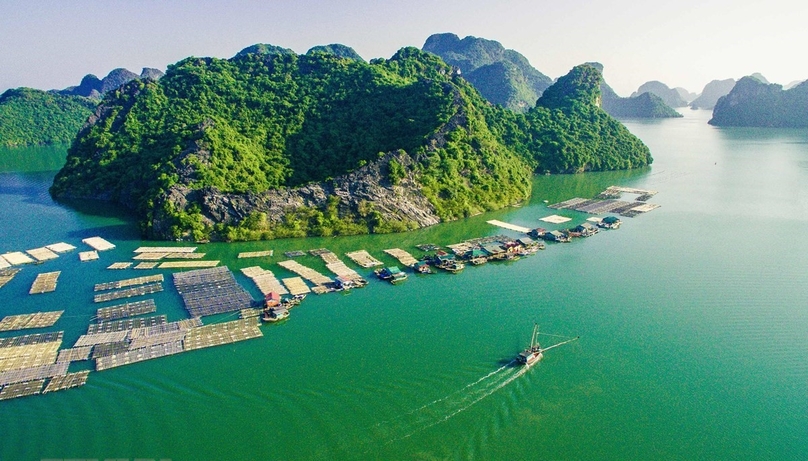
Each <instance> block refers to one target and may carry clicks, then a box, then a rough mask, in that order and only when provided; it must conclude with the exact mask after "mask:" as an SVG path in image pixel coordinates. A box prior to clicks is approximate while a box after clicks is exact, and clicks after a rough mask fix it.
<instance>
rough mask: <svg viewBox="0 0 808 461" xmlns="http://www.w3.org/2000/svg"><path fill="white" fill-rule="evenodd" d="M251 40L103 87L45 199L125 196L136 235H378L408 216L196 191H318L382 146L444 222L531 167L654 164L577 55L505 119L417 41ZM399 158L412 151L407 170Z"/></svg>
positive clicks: (522, 183) (497, 193)
mask: <svg viewBox="0 0 808 461" xmlns="http://www.w3.org/2000/svg"><path fill="white" fill-rule="evenodd" d="M248 49H253V50H254V52H252V53H250V52H241V53H239V54H238V55H237V56H236V57H234V58H232V59H229V60H222V59H215V58H188V59H185V60H183V61H181V62H179V63H177V64H175V65H173V66H170V67H169V69H168V71H167V73H166V75H165V76H164V77H163V78H162V79H161V80H159V81H148V80H147V81H141V80H136V81H133V82H130V83H128V84H127V85H125V86H124V87H122V88H120V89H118V90H116V91H114V92H112V93H109V94H108V95H107V96H106V97H105V99H104V102H103V105H102V108H101V110H100V114H101V115H100V117H99V119H98V120H97V121H96V122H95V123H94V124H93V125H91V126H89V127H87V128H86V129H84V130H83V131H82V132H81V133H80V134H79V136H78V138H77V139H76V141H75V142H74V144H73V146H72V147H71V149H70V151H69V153H68V160H67V163H66V165H65V167H64V168H63V169H62V171H60V172H59V174H58V175H57V176H56V178H55V179H54V184H53V187H52V188H51V192H52V194H53V195H54V196H55V197H85V198H99V199H104V200H112V201H117V202H120V203H123V204H125V205H127V206H130V207H131V208H133V209H134V210H136V212H137V213H138V215H139V216H140V217H141V218H142V222H143V230H144V233H145V234H146V235H148V236H158V237H167V236H169V237H188V236H192V237H193V238H197V239H201V238H221V239H251V238H272V237H279V236H286V235H306V234H316V235H334V234H349V233H360V232H390V231H399V230H405V229H409V228H413V227H416V226H417V224H415V223H413V222H412V221H408V220H406V219H405V220H397V219H394V218H395V216H392V217H391V216H390V215H389V214H384V213H382V212H380V211H379V209H378V206H377V205H378V204H374V203H369V202H362V203H359V204H358V205H357V206H353V207H350V206H347V202H346V201H345V197H342V198H340V197H335V196H332V197H330V198H329V199H328V201H327V203H326V202H324V203H323V204H322V205H321V206H316V207H298V208H297V209H295V210H287V212H286V213H285V214H284V216H282V217H281V218H278V217H273V216H267V214H266V212H265V211H262V210H261V209H258V208H256V209H255V210H253V211H252V212H249V213H246V216H247V217H246V218H244V219H241V220H240V221H238V222H222V221H221V220H220V221H217V220H216V219H214V218H215V217H211V216H209V215H206V214H205V212H203V208H204V206H203V204H202V203H201V202H199V201H198V199H195V197H196V196H195V195H194V193H193V191H203V190H204V191H211V190H214V191H217V192H218V193H222V194H226V193H230V194H242V195H244V196H245V197H256V194H261V193H264V192H266V191H277V190H284V188H293V187H296V186H301V185H305V184H321V185H323V186H322V187H323V188H324V189H323V190H329V189H328V187H329V186H328V184H330V181H332V178H337V177H338V176H341V175H345V174H346V173H349V172H351V171H353V170H356V169H358V168H362V167H364V166H365V165H369V164H371V163H373V164H375V163H374V162H380V161H382V160H379V159H380V158H382V157H381V156H382V154H383V153H385V152H401V153H402V154H401V155H404V156H403V157H390V156H385V157H384V158H385V159H386V160H384V161H385V162H387V163H386V164H385V165H384V167H383V168H382V170H383V171H386V172H387V173H386V174H387V177H386V178H382V180H381V185H382V186H384V187H388V188H390V187H393V186H396V185H397V184H400V183H401V184H407V185H408V186H407V187H410V188H412V187H415V188H416V189H418V190H419V191H420V193H422V194H423V195H424V196H425V197H426V198H427V199H428V200H429V203H431V205H432V207H434V213H436V215H437V216H438V217H439V218H440V219H443V220H449V219H455V218H458V217H463V216H468V215H471V214H474V213H477V212H480V211H484V210H490V209H496V208H500V207H503V206H506V205H508V204H511V203H514V202H518V201H521V200H524V199H525V198H527V197H528V196H529V193H530V176H531V174H532V173H533V172H534V171H541V172H544V171H552V172H576V171H585V170H603V169H615V168H636V167H641V166H644V165H647V164H648V163H650V161H651V158H650V155H649V153H648V149H647V148H646V147H645V146H644V145H642V143H641V142H640V141H639V140H638V139H637V138H635V137H634V136H632V135H631V134H630V133H629V132H628V131H627V130H626V129H625V128H624V127H623V126H622V125H620V124H619V123H618V122H616V121H615V120H614V119H612V118H611V117H609V116H608V115H607V114H605V113H604V112H603V111H602V110H600V109H599V108H598V107H597V105H596V104H595V102H596V101H597V100H598V98H599V90H598V85H599V83H600V81H601V77H600V73H599V72H598V71H597V70H596V69H594V68H591V67H589V66H580V67H578V68H576V69H575V70H573V72H571V73H570V75H568V76H567V77H564V78H562V79H560V80H559V82H558V88H555V87H553V88H551V89H549V90H548V91H547V92H546V93H547V96H546V98H542V100H540V101H539V104H538V106H537V107H536V108H534V109H531V110H530V111H529V112H528V113H526V114H517V113H514V112H511V111H509V110H506V109H504V108H502V107H498V106H492V105H490V104H488V103H487V102H486V101H485V100H484V99H483V98H482V97H481V96H480V94H479V93H478V92H477V91H476V90H475V89H474V87H472V86H471V85H470V84H469V83H468V82H466V81H465V80H464V79H463V78H461V77H459V76H458V75H456V74H454V73H453V71H452V68H451V67H450V66H448V65H446V64H445V63H444V62H443V61H442V60H441V59H440V58H438V57H437V56H435V55H432V54H429V53H424V52H421V51H419V50H417V49H415V48H404V49H402V50H400V51H399V52H398V53H397V54H396V55H395V56H393V57H392V58H391V59H389V60H384V59H375V60H373V61H371V62H370V63H365V62H363V61H359V60H355V59H349V58H341V57H339V56H336V55H334V54H328V53H324V52H315V53H309V54H306V55H301V56H298V55H296V54H294V53H291V52H288V51H287V50H285V49H282V48H278V47H271V46H269V45H261V46H257V47H255V48H248ZM396 158H399V159H401V162H399V161H398V160H396ZM406 158H413V159H415V162H414V163H412V164H406V165H405V163H406V162H404V163H402V162H403V159H406ZM178 195H181V198H180V199H178V198H177V196H178ZM158 215H160V216H167V217H168V219H169V221H170V222H169V223H168V225H166V224H165V223H159V227H160V228H161V230H157V229H155V228H154V227H155V226H157V225H158V224H155V217H156V216H158ZM273 219H275V220H273ZM277 219H281V222H278V221H277ZM166 228H170V229H171V231H170V235H167V234H166V232H165V229H166Z"/></svg>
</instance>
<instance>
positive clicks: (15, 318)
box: [0, 311, 64, 331]
mask: <svg viewBox="0 0 808 461" xmlns="http://www.w3.org/2000/svg"><path fill="white" fill-rule="evenodd" d="M63 313H64V311H51V312H34V313H32V314H19V315H7V316H5V317H3V320H0V331H14V330H25V329H31V328H47V327H51V326H53V324H55V323H56V321H57V320H59V318H60V317H61V316H62V314H63Z"/></svg>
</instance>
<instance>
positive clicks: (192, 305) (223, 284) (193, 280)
mask: <svg viewBox="0 0 808 461" xmlns="http://www.w3.org/2000/svg"><path fill="white" fill-rule="evenodd" d="M174 286H175V287H177V291H178V292H179V293H180V296H182V301H183V303H184V305H185V309H186V310H187V311H188V313H189V314H190V315H191V317H202V316H205V315H212V314H221V313H224V312H233V311H238V310H241V309H245V308H248V307H251V305H252V297H251V296H250V294H249V293H247V291H246V290H244V288H242V287H241V285H239V284H238V283H237V282H236V279H235V277H233V273H232V272H230V270H229V269H228V268H227V266H222V267H216V268H212V269H199V270H195V271H188V272H179V273H175V274H174Z"/></svg>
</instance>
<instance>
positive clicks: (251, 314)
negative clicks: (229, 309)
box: [238, 307, 262, 319]
mask: <svg viewBox="0 0 808 461" xmlns="http://www.w3.org/2000/svg"><path fill="white" fill-rule="evenodd" d="M261 312H262V310H261V309H256V308H252V307H251V308H249V309H242V310H240V311H239V312H238V316H239V318H240V319H252V318H255V317H258V316H259V315H261Z"/></svg>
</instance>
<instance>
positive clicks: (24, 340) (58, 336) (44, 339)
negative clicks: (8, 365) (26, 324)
mask: <svg viewBox="0 0 808 461" xmlns="http://www.w3.org/2000/svg"><path fill="white" fill-rule="evenodd" d="M62 336H64V332H63V331H52V332H50V333H36V334H31V335H24V336H14V337H11V338H0V349H5V348H7V347H18V346H29V345H31V344H42V343H51V342H59V343H60V344H61V342H62ZM0 353H2V351H1V350H0Z"/></svg>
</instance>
